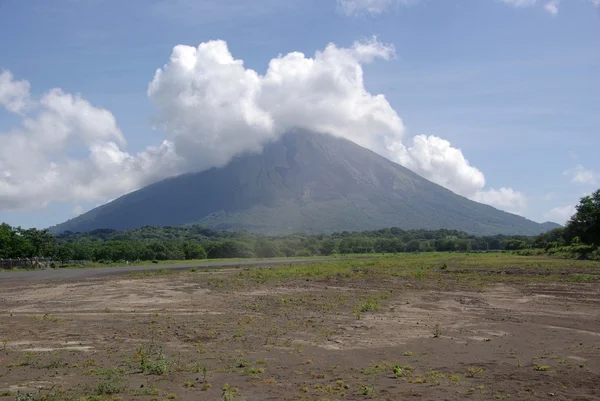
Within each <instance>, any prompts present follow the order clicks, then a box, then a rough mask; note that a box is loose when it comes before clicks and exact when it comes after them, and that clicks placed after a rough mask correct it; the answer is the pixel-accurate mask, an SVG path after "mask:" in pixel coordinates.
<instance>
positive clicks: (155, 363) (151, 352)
mask: <svg viewBox="0 0 600 401" xmlns="http://www.w3.org/2000/svg"><path fill="white" fill-rule="evenodd" d="M133 359H134V361H137V363H138V366H139V369H140V371H141V372H142V373H146V374H149V375H158V376H162V375H164V374H166V373H167V372H168V371H169V367H170V366H171V363H170V362H169V361H168V360H167V358H166V357H165V354H164V353H163V351H162V348H160V347H157V346H156V345H154V344H150V345H142V346H140V347H138V349H137V351H136V353H135V355H134V357H133Z"/></svg>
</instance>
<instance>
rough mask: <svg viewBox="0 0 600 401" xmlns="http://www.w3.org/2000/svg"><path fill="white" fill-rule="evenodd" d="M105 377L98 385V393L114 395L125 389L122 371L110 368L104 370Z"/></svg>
mask: <svg viewBox="0 0 600 401" xmlns="http://www.w3.org/2000/svg"><path fill="white" fill-rule="evenodd" d="M103 376H104V377H103V378H102V380H101V381H100V383H98V386H97V387H96V394H97V395H112V394H119V393H120V392H122V391H123V390H124V386H123V384H122V378H121V371H119V370H108V371H106V372H103Z"/></svg>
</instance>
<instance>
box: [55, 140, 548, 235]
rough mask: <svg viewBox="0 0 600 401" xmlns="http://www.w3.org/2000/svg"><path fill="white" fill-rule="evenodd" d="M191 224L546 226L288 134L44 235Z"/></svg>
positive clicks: (356, 149)
mask: <svg viewBox="0 0 600 401" xmlns="http://www.w3.org/2000/svg"><path fill="white" fill-rule="evenodd" d="M186 224H200V225H204V226H207V227H211V228H213V229H223V230H249V231H253V232H259V233H264V234H287V233H295V232H310V233H318V232H323V233H329V232H334V231H359V230H373V229H379V228H384V227H400V228H402V229H428V230H432V229H439V228H448V229H457V230H462V231H466V232H468V233H472V234H477V235H494V234H507V235H515V234H520V235H535V234H539V233H541V232H544V231H547V230H548V227H547V226H545V225H542V224H539V223H536V222H533V221H531V220H528V219H525V218H523V217H521V216H517V215H514V214H510V213H506V212H503V211H500V210H498V209H495V208H493V207H491V206H488V205H483V204H480V203H477V202H474V201H471V200H469V199H467V198H464V197H462V196H459V195H457V194H455V193H453V192H452V191H449V190H447V189H445V188H443V187H441V186H439V185H437V184H434V183H432V182H430V181H428V180H426V179H425V178H423V177H421V176H419V175H417V174H415V173H413V172H412V171H410V170H408V169H406V168H405V167H402V166H400V165H399V164H396V163H394V162H392V161H390V160H388V159H386V158H384V157H382V156H380V155H378V154H377V153H374V152H372V151H370V150H368V149H365V148H363V147H361V146H359V145H357V144H355V143H353V142H351V141H349V140H346V139H342V138H336V137H333V136H330V135H324V134H310V133H296V134H288V135H285V136H283V137H282V138H281V139H280V140H279V141H277V142H273V143H270V144H268V145H266V146H265V148H264V150H263V152H262V153H261V154H243V155H240V156H238V157H236V158H234V159H233V160H232V161H231V162H230V163H229V164H228V165H226V166H224V167H221V168H212V169H210V170H206V171H203V172H200V173H190V174H184V175H181V176H177V177H173V178H169V179H166V180H163V181H160V182H157V183H155V184H152V185H149V186H147V187H144V188H142V189H140V190H137V191H135V192H132V193H129V194H127V195H124V196H122V197H120V198H118V199H116V200H114V201H112V202H110V203H107V204H105V205H103V206H100V207H98V208H96V209H93V210H91V211H89V212H87V213H85V214H83V215H81V216H79V217H76V218H74V219H71V220H69V221H67V222H65V223H62V224H59V225H57V226H55V227H52V228H51V231H52V232H54V233H60V232H64V231H73V232H83V231H90V230H95V229H103V228H104V229H116V230H125V229H133V228H138V227H142V226H147V225H155V226H178V225H186Z"/></svg>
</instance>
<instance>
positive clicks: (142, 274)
mask: <svg viewBox="0 0 600 401" xmlns="http://www.w3.org/2000/svg"><path fill="white" fill-rule="evenodd" d="M179 273H181V272H180V271H176V270H168V269H158V270H142V271H137V272H131V273H129V277H130V278H152V277H163V276H170V275H173V274H179Z"/></svg>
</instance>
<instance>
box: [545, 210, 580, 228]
mask: <svg viewBox="0 0 600 401" xmlns="http://www.w3.org/2000/svg"><path fill="white" fill-rule="evenodd" d="M576 211H577V209H576V208H575V205H566V206H557V207H555V208H553V209H552V210H550V211H549V212H547V213H545V214H544V218H545V219H547V220H549V221H554V222H556V223H559V224H564V223H566V222H567V221H568V220H569V219H570V218H571V217H572V216H573V215H574V214H575V212H576Z"/></svg>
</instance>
